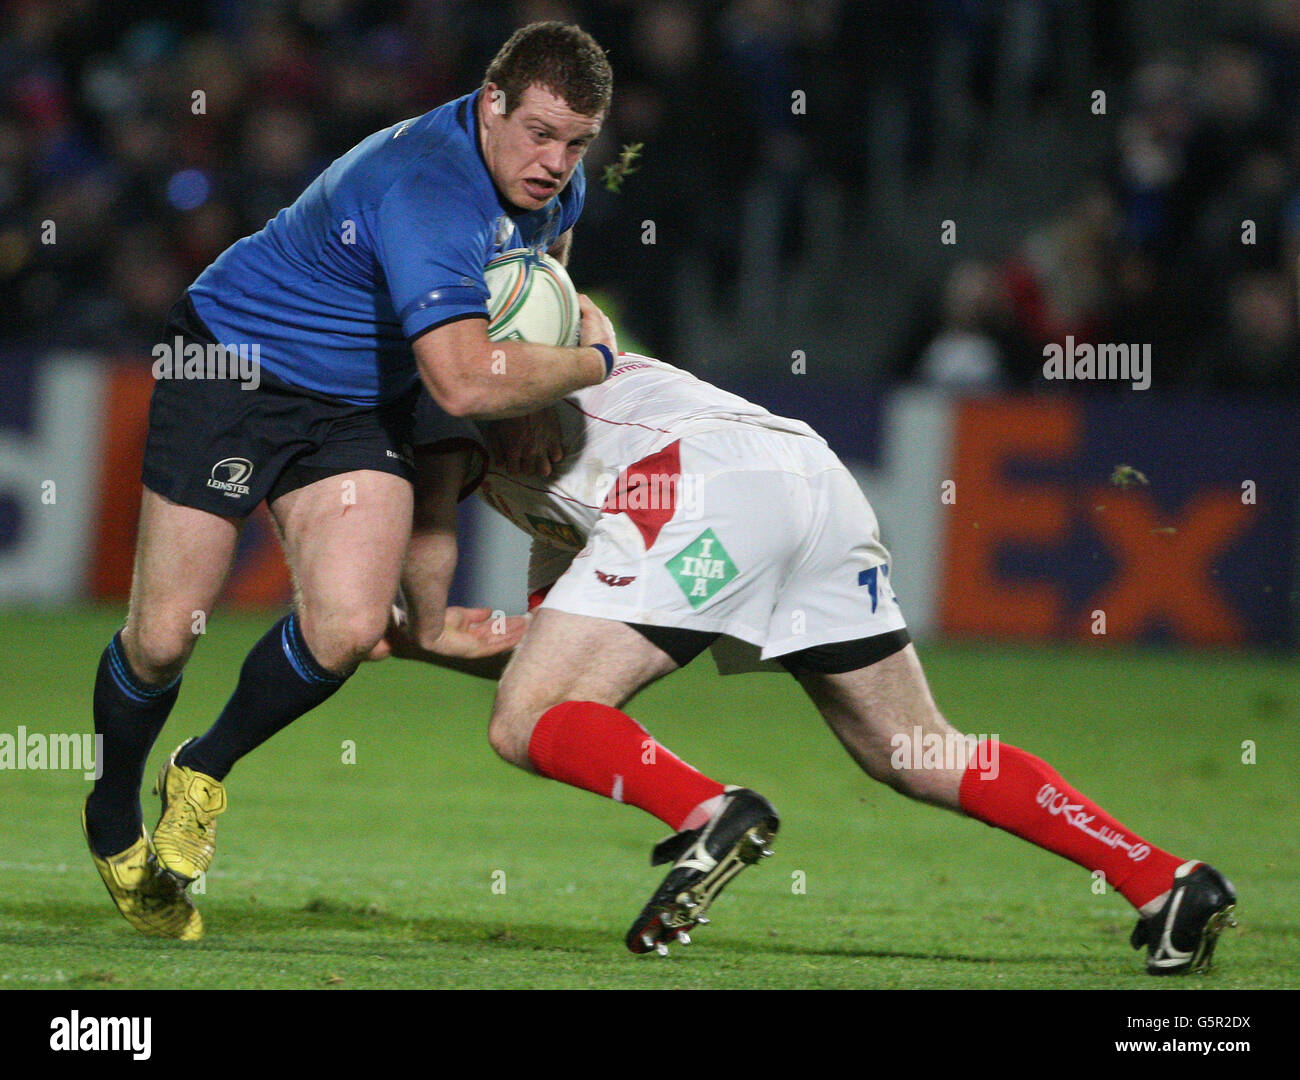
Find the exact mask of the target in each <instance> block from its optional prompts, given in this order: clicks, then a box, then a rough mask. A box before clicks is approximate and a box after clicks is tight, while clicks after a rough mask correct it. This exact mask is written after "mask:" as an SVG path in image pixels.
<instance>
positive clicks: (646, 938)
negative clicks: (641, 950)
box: [641, 934, 655, 949]
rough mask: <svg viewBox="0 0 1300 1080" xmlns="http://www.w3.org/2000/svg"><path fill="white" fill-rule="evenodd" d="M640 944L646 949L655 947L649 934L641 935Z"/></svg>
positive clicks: (653, 940)
mask: <svg viewBox="0 0 1300 1080" xmlns="http://www.w3.org/2000/svg"><path fill="white" fill-rule="evenodd" d="M641 944H642V945H644V946H645V947H646V948H647V949H653V948H654V945H655V939H654V937H653V936H652V935H650V934H642V935H641Z"/></svg>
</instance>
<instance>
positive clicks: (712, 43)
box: [0, 0, 1300, 393]
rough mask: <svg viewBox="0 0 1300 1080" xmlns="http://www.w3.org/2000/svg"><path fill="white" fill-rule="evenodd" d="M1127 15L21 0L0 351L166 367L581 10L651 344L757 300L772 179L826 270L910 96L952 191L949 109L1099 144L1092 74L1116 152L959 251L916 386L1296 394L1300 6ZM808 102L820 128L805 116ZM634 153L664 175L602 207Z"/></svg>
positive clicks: (8, 119) (582, 268)
mask: <svg viewBox="0 0 1300 1080" xmlns="http://www.w3.org/2000/svg"><path fill="white" fill-rule="evenodd" d="M1135 2H1136V0H1124V2H1122V3H1121V2H1116V3H1100V2H1093V0H1043V2H1041V3H1037V2H1035V3H1024V2H1020V0H1001V2H999V0H925V2H918V3H916V4H911V5H908V8H909V11H910V12H912V17H910V18H907V19H902V18H899V17H898V13H897V12H898V8H897V5H894V4H889V3H886V2H884V0H801V2H785V3H782V2H780V0H729V2H726V3H718V4H705V3H686V2H680V0H652V2H649V3H633V2H630V0H603V2H577V0H574V2H564V0H557V2H546V0H531V2H529V0H525V2H515V3H508V4H495V3H485V2H479V0H439V2H434V0H405V2H392V3H382V2H375V0H279V2H265V3H239V2H235V0H209V2H206V3H194V4H174V3H145V2H140V0H135V2H131V3H113V2H110V0H63V2H61V3H57V4H56V3H46V2H44V0H8V2H6V3H4V4H3V6H2V7H0V20H2V25H3V32H2V33H0V343H6V344H8V345H9V346H11V347H12V346H14V345H17V346H19V347H22V346H24V345H30V346H31V347H33V348H38V349H43V348H48V347H49V346H51V345H66V346H80V347H90V348H95V349H99V350H110V351H113V352H117V353H122V354H131V353H137V352H142V351H143V350H147V349H148V347H149V346H150V344H151V343H152V342H153V341H154V340H155V339H156V336H157V334H158V332H159V328H160V326H161V324H162V320H163V316H164V315H165V313H166V311H167V309H168V308H169V307H170V305H171V303H172V302H173V301H174V299H175V298H176V297H177V296H178V295H179V293H180V292H181V291H182V290H183V289H184V288H185V287H186V286H187V285H188V284H189V283H190V282H191V281H192V280H193V278H194V277H195V276H196V275H197V273H198V272H199V271H200V270H202V268H203V267H204V266H206V265H207V264H208V263H209V262H210V261H211V260H212V259H213V258H214V257H215V256H216V255H217V254H218V253H220V252H221V251H222V250H223V249H224V248H225V247H227V246H228V245H229V244H230V243H232V242H233V241H234V240H236V239H238V238H239V237H241V236H243V235H246V234H247V233H249V232H252V231H254V230H256V229H257V228H259V227H260V226H261V225H262V224H263V223H264V222H265V221H266V219H267V218H269V217H270V216H272V215H274V214H275V213H276V212H277V211H278V210H279V209H280V208H281V207H283V206H285V205H287V204H288V203H289V202H291V201H292V200H293V199H294V198H295V197H296V196H297V194H298V193H299V192H300V191H301V190H302V189H303V188H304V187H305V186H306V184H307V183H308V181H309V180H310V179H311V178H312V177H313V176H315V175H316V173H317V172H319V170H320V169H321V168H322V167H323V166H324V165H325V164H326V163H328V162H329V161H330V160H331V159H333V158H334V157H336V156H338V155H339V154H340V153H342V152H344V151H345V150H346V149H348V148H349V147H350V146H352V145H353V144H354V143H355V142H357V141H358V140H359V139H360V138H362V137H363V136H365V135H366V134H368V133H370V132H371V131H373V130H376V129H378V128H380V127H384V126H386V125H388V124H391V123H393V122H395V121H396V120H398V119H401V118H405V117H407V116H412V115H415V114H417V113H420V112H423V111H425V110H426V109H428V108H431V107H433V106H434V105H436V104H438V103H441V102H442V101H445V100H447V99H448V98H450V97H453V96H455V95H456V94H459V93H463V92H464V91H465V90H466V89H468V88H469V87H471V86H472V85H473V84H474V82H475V81H476V80H477V78H478V77H479V73H481V71H482V70H483V67H484V65H485V63H486V61H487V59H489V58H490V56H491V55H492V52H493V51H494V49H495V46H496V44H497V43H499V42H500V41H501V40H502V39H503V37H504V36H505V35H506V34H507V33H508V32H509V30H510V29H511V28H512V27H513V26H515V25H518V24H520V23H523V22H526V21H529V20H532V19H538V18H561V19H568V20H572V21H578V22H580V23H581V24H582V25H584V26H585V27H587V28H588V29H589V30H590V31H591V32H592V33H593V34H594V35H595V36H596V38H597V39H598V40H599V41H600V42H601V43H602V44H603V45H604V46H605V47H606V49H607V50H608V52H609V54H610V57H611V62H612V63H613V65H614V69H615V72H616V77H617V91H616V94H615V105H614V110H613V114H612V116H611V117H610V120H609V123H608V124H607V126H606V130H605V133H604V134H603V136H602V138H601V139H600V140H599V142H598V144H597V145H596V146H595V147H594V148H593V150H592V152H591V154H590V155H589V157H588V164H587V169H588V175H589V177H590V178H591V179H592V180H593V181H595V182H593V183H592V184H591V185H590V188H589V198H588V206H587V210H586V215H585V217H584V219H583V225H582V228H581V230H580V235H579V236H578V240H577V245H578V246H577V254H576V255H575V262H574V276H575V278H576V279H577V281H578V284H579V286H580V287H586V288H591V287H594V286H597V285H599V286H601V287H603V288H605V289H606V290H607V291H608V294H609V295H610V296H612V297H613V299H614V300H615V301H616V304H617V308H618V311H619V314H620V319H621V322H622V323H623V324H624V325H625V326H626V327H627V329H628V330H629V332H630V334H631V336H632V337H633V338H634V339H635V340H637V341H638V342H640V343H641V344H642V345H644V346H646V347H648V348H649V349H650V350H651V351H655V352H659V353H661V354H662V355H668V356H673V355H675V351H676V348H675V347H676V346H677V344H678V332H679V327H678V324H679V322H680V317H679V316H680V313H679V311H678V310H677V307H678V304H677V301H676V299H675V296H676V294H677V290H676V289H675V287H674V282H675V280H676V279H677V278H678V277H679V276H680V274H681V272H682V269H683V267H684V265H685V264H686V262H687V261H688V260H689V261H690V262H691V263H692V264H693V265H695V266H700V267H703V268H704V280H705V281H706V282H708V283H710V284H711V286H712V292H713V300H714V302H715V303H716V304H717V305H719V306H722V307H725V306H726V305H727V304H729V303H730V302H732V301H733V300H734V297H733V296H732V295H730V291H733V290H734V288H735V282H736V281H737V280H738V275H737V272H736V271H737V266H738V264H739V262H740V260H741V258H742V245H743V237H742V236H741V235H740V232H741V230H740V229H738V227H737V221H738V220H739V219H740V218H741V216H742V215H741V214H740V213H739V212H738V204H739V203H741V202H743V201H744V199H746V198H747V197H748V196H749V194H751V193H752V192H753V191H754V190H755V185H761V186H762V188H763V190H764V191H765V193H766V195H767V196H768V197H769V198H770V200H771V203H772V205H773V206H774V207H775V210H774V213H775V214H776V215H777V227H776V229H775V231H774V235H775V236H776V237H777V238H778V246H779V249H780V250H779V252H778V259H779V260H780V261H782V262H791V261H793V260H795V259H797V258H798V257H799V256H800V254H801V252H803V251H805V250H806V246H807V242H808V236H807V230H808V225H807V222H806V220H805V200H804V198H803V195H804V193H805V191H806V185H807V182H808V180H809V177H810V176H812V175H813V174H819V175H820V176H821V177H823V178H825V177H828V176H829V177H830V178H832V182H833V184H834V185H835V186H836V188H837V189H838V190H839V191H840V192H842V193H843V195H844V197H845V201H846V202H847V203H848V204H850V205H859V206H869V204H870V192H871V189H872V185H873V184H875V183H877V182H878V178H877V177H876V176H875V175H874V173H873V169H872V162H873V161H874V160H878V158H879V148H878V147H877V148H876V152H875V154H874V155H873V152H872V145H871V144H872V140H873V139H876V140H878V139H880V138H881V137H882V136H881V132H880V130H879V125H878V124H877V123H876V122H875V117H874V115H873V114H874V111H875V106H876V103H879V102H881V101H884V100H891V95H892V100H894V101H896V102H898V103H899V109H898V116H899V121H898V122H899V124H900V125H901V128H900V129H901V138H900V140H899V141H898V142H897V144H896V145H897V146H898V147H899V157H900V158H901V163H900V164H901V167H902V169H903V170H904V172H905V174H906V175H907V176H909V177H914V178H917V179H918V180H924V179H925V178H926V177H927V175H931V174H932V173H933V172H934V170H936V169H939V168H946V167H949V166H948V165H947V164H944V163H943V162H942V161H941V155H937V154H936V152H935V151H936V143H937V140H938V139H939V138H941V137H943V135H944V134H945V132H944V130H943V118H944V117H946V116H951V115H952V114H953V112H954V109H957V110H958V111H962V110H964V111H965V112H966V113H969V114H971V115H974V116H977V117H978V116H980V115H991V114H993V113H996V112H998V111H999V110H1001V111H1002V112H1003V113H1005V112H1006V111H1007V110H1011V111H1014V110H1028V109H1033V110H1049V111H1050V110H1056V111H1057V112H1058V113H1059V114H1060V116H1061V117H1062V119H1061V122H1062V123H1065V124H1069V123H1074V124H1083V123H1086V122H1087V117H1088V113H1087V112H1086V111H1085V110H1084V108H1081V107H1080V106H1079V103H1078V102H1076V101H1073V98H1072V94H1073V92H1074V90H1075V89H1077V88H1078V83H1077V81H1076V82H1075V83H1070V82H1069V81H1068V80H1069V77H1068V75H1067V74H1066V73H1068V72H1071V71H1072V72H1074V75H1075V76H1076V77H1077V75H1078V73H1079V72H1080V71H1083V72H1086V73H1087V75H1088V76H1089V77H1090V78H1092V79H1094V80H1095V81H1096V83H1097V85H1101V86H1108V87H1111V91H1110V103H1109V113H1110V114H1111V115H1112V116H1113V123H1112V125H1111V129H1112V131H1113V138H1112V139H1111V142H1110V150H1109V155H1108V157H1109V160H1108V161H1099V162H1097V163H1096V164H1095V166H1094V165H1093V164H1091V163H1088V162H1085V163H1084V166H1083V167H1082V168H1080V169H1079V172H1080V175H1079V177H1078V181H1079V183H1078V187H1077V190H1076V193H1075V195H1074V197H1073V198H1071V199H1070V200H1069V201H1068V202H1066V203H1065V204H1064V205H1061V206H1060V207H1059V208H1058V210H1057V212H1056V213H1055V214H1054V215H1053V216H1052V217H1051V218H1050V219H1049V220H1045V221H1042V222H1039V223H1034V222H1025V221H1017V222H1014V223H1009V227H1008V228H1007V229H1006V231H1005V237H1004V241H1003V245H1002V250H1000V251H997V252H986V253H982V254H981V255H979V256H978V257H970V256H963V257H962V258H960V259H954V261H953V265H952V266H951V269H950V272H949V274H948V277H947V279H946V280H944V281H942V282H940V283H939V287H938V288H936V289H934V290H932V291H933V293H934V295H933V296H930V297H928V299H927V301H926V303H925V305H924V307H923V309H922V311H921V314H920V315H919V316H918V318H917V319H916V320H915V322H914V325H913V327H912V329H911V332H910V333H909V334H907V335H905V340H902V341H901V342H900V346H899V349H898V350H897V356H896V359H895V360H894V361H893V362H892V363H891V364H890V365H889V366H890V368H891V370H892V371H893V372H894V374H896V375H900V376H903V377H910V378H917V379H920V380H923V381H926V382H930V383H935V384H946V385H954V384H956V385H972V384H973V385H1007V386H1020V385H1041V379H1037V378H1036V376H1037V375H1038V373H1039V371H1040V368H1041V363H1042V346H1043V344H1044V343H1045V342H1047V341H1059V340H1061V339H1062V338H1063V336H1064V335H1067V334H1072V335H1074V336H1075V338H1076V339H1077V340H1080V341H1116V342H1149V343H1151V344H1152V346H1153V348H1154V350H1155V351H1156V352H1157V354H1158V355H1160V356H1161V357H1162V365H1161V373H1162V374H1161V379H1160V382H1159V385H1161V386H1169V385H1181V386H1194V387H1202V388H1212V389H1216V390H1220V389H1233V388H1245V389H1253V390H1262V391H1269V392H1288V393H1296V392H1297V391H1300V365H1298V364H1297V332H1296V296H1295V290H1296V285H1295V273H1294V268H1295V267H1296V264H1297V257H1298V256H1300V126H1298V125H1297V123H1296V121H1297V118H1298V117H1300V0H1250V2H1243V3H1241V4H1239V5H1237V16H1236V17H1235V18H1233V19H1231V20H1229V21H1228V22H1225V23H1223V25H1219V24H1218V23H1215V24H1214V25H1212V26H1202V27H1199V28H1197V32H1196V33H1195V34H1189V42H1191V44H1190V45H1189V47H1188V48H1186V49H1184V50H1181V51H1174V52H1170V53H1169V54H1168V55H1166V54H1164V53H1161V54H1160V55H1154V54H1152V53H1150V52H1143V51H1142V50H1140V49H1138V48H1137V46H1136V45H1135V44H1134V43H1133V41H1132V40H1131V36H1132V35H1130V34H1128V33H1127V32H1126V28H1128V27H1129V25H1130V24H1129V23H1128V22H1127V21H1126V19H1125V11H1126V9H1128V8H1130V7H1132V6H1134V4H1135ZM1081 13H1082V19H1080V15H1081ZM1207 18H1208V16H1207ZM1080 26H1082V28H1083V30H1084V31H1085V33H1084V37H1083V40H1084V41H1085V42H1086V43H1088V50H1087V55H1086V56H1083V57H1082V58H1081V57H1079V56H1078V55H1076V54H1077V52H1078V49H1077V45H1078V41H1079V40H1080V39H1079V38H1078V36H1077V33H1076V34H1075V36H1073V37H1072V36H1071V33H1074V32H1077V31H1078V30H1079V28H1080ZM953 56H957V57H959V58H960V64H959V65H958V66H957V67H956V68H955V69H954V68H953V65H952V64H951V63H950V62H949V60H950V58H951V57H953ZM954 70H955V71H956V75H955V76H954V74H953V72H954ZM799 90H806V92H807V93H808V95H809V97H810V98H812V97H816V98H817V99H820V100H819V101H818V107H817V108H808V109H807V110H806V112H804V111H800V110H798V109H795V108H792V100H793V97H792V96H793V95H794V94H795V92H796V91H799ZM1067 98H1070V103H1069V104H1070V109H1069V112H1068V113H1067V112H1066V111H1065V108H1064V107H1065V105H1066V103H1067V102H1066V99H1067ZM823 103H824V107H823ZM634 142H641V143H644V144H645V150H644V153H643V156H642V158H641V160H640V162H639V172H638V173H637V174H634V175H633V176H631V177H630V178H629V179H628V181H627V182H626V183H625V184H624V186H623V190H622V191H621V192H620V193H618V194H614V193H611V192H609V191H606V190H605V189H604V187H603V186H602V185H601V184H600V183H599V182H598V181H599V178H600V176H601V174H602V171H603V168H604V167H605V166H606V165H608V164H610V163H611V162H613V161H614V160H615V159H616V158H617V156H618V154H619V152H620V149H621V148H622V147H623V146H624V145H626V144H629V143H634ZM1013 182H1014V178H1013V177H1008V183H1013ZM850 220H851V221H852V220H856V221H857V225H856V226H854V227H857V228H862V227H867V226H865V225H864V219H863V218H858V219H850ZM647 221H653V222H654V223H655V228H656V232H657V242H656V243H654V244H647V243H645V242H644V237H643V229H642V223H643V222H647ZM917 242H918V243H921V242H926V243H931V242H932V237H931V236H927V237H926V238H924V240H922V239H921V238H918V240H917ZM918 284H920V285H923V283H918ZM922 291H925V290H924V288H923V287H922ZM683 360H685V361H689V358H683ZM852 362H853V360H852V359H845V360H844V361H843V363H844V364H845V365H848V364H851V363H852Z"/></svg>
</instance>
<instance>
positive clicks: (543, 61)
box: [483, 22, 614, 116]
mask: <svg viewBox="0 0 1300 1080" xmlns="http://www.w3.org/2000/svg"><path fill="white" fill-rule="evenodd" d="M488 83H495V84H496V85H497V86H499V87H500V88H501V89H502V90H504V91H505V95H506V101H505V106H506V108H505V111H506V115H507V116H509V115H510V113H512V112H514V110H515V106H517V105H518V104H519V102H520V99H521V98H522V97H523V95H524V91H525V90H527V89H528V88H529V87H530V86H541V87H545V88H546V89H547V90H549V91H550V92H551V93H553V94H554V95H555V96H556V97H559V98H563V99H564V102H565V104H566V105H568V106H569V108H570V109H572V110H573V111H574V112H577V113H582V115H583V116H597V115H599V114H601V113H604V112H605V111H606V110H607V109H608V108H609V103H610V99H611V98H612V97H613V94H614V73H613V72H612V71H611V70H610V67H609V61H608V60H607V59H606V58H605V50H604V49H602V48H601V47H600V46H599V45H597V44H596V39H595V38H593V37H592V36H591V35H590V34H588V33H587V32H586V31H585V30H583V29H582V28H581V27H578V26H572V25H570V24H568V23H562V22H535V23H529V24H528V25H527V26H522V27H520V28H519V29H518V30H516V31H515V32H514V33H513V34H511V35H510V39H509V40H508V41H507V42H506V43H505V44H504V45H502V46H501V51H500V52H498V53H497V54H496V57H495V58H494V59H493V60H492V63H490V64H489V65H488V69H487V74H486V75H484V77H483V84H484V85H485V86H486V85H487V84H488Z"/></svg>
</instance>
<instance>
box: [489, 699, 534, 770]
mask: <svg viewBox="0 0 1300 1080" xmlns="http://www.w3.org/2000/svg"><path fill="white" fill-rule="evenodd" d="M530 735H531V725H529V726H528V727H524V726H521V725H520V724H519V723H517V722H516V721H515V718H513V717H511V716H510V715H508V714H502V713H493V715H492V722H491V723H490V724H489V725H488V742H489V743H491V745H492V749H493V750H495V751H496V753H497V756H498V757H500V758H501V759H502V760H504V761H508V762H509V763H510V764H511V765H517V766H519V768H521V769H528V770H530V771H531V770H532V768H533V762H532V758H530V757H529V756H528V742H529V736H530Z"/></svg>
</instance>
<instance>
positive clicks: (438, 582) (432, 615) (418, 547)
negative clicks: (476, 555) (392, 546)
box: [402, 527, 457, 647]
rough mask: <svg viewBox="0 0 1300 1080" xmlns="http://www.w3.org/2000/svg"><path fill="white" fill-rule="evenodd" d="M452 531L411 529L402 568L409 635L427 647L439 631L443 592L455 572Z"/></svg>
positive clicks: (440, 631) (444, 608)
mask: <svg viewBox="0 0 1300 1080" xmlns="http://www.w3.org/2000/svg"><path fill="white" fill-rule="evenodd" d="M456 555H457V550H456V534H455V533H454V532H452V533H448V532H445V531H442V530H431V531H425V532H421V531H420V530H419V529H418V527H417V529H416V530H415V531H414V532H412V534H411V539H410V542H409V543H408V545H407V548H406V562H405V564H404V565H403V567H402V594H403V595H404V596H405V598H406V612H407V618H408V619H409V626H410V631H409V632H410V636H411V638H412V639H413V640H414V641H415V642H418V643H419V644H420V645H421V646H425V647H427V646H429V645H431V644H432V643H433V642H435V641H437V640H438V637H439V636H440V635H441V634H442V627H443V618H444V616H445V615H446V611H447V592H448V590H449V589H450V588H451V579H452V575H453V574H454V573H455V572H456Z"/></svg>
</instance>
